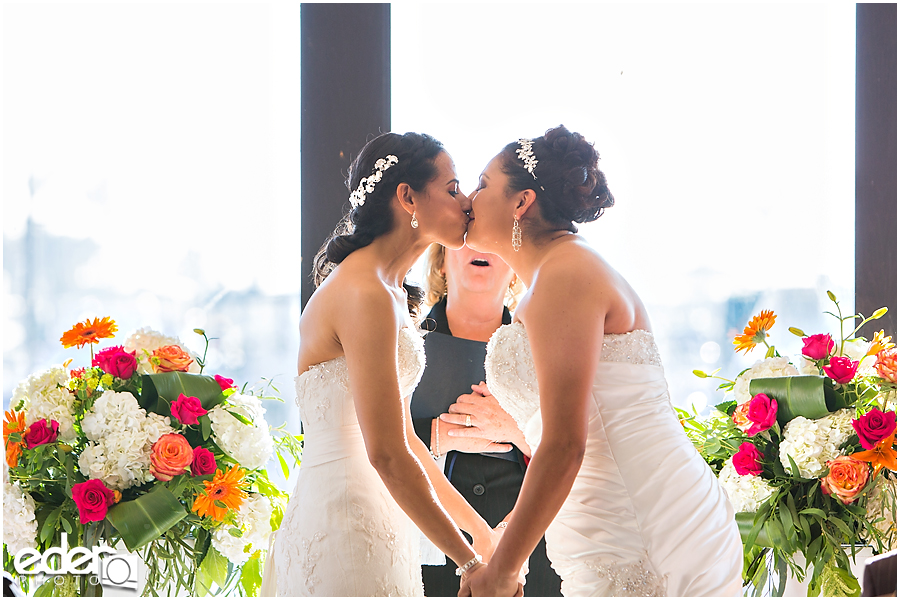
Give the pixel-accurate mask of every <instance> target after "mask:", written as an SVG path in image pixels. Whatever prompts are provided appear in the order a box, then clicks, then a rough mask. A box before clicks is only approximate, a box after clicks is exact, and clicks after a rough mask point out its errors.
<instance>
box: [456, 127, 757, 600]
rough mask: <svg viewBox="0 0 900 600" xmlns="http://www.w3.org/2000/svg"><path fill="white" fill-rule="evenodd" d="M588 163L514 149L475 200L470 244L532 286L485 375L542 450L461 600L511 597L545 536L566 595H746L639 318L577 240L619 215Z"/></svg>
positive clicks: (725, 524)
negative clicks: (581, 227)
mask: <svg viewBox="0 0 900 600" xmlns="http://www.w3.org/2000/svg"><path fill="white" fill-rule="evenodd" d="M597 161H598V156H597V153H596V151H595V150H594V148H593V146H592V145H591V144H589V143H587V142H586V141H585V140H584V138H583V137H582V136H580V135H579V134H577V133H571V132H569V131H568V130H567V129H566V128H565V127H562V126H560V127H557V128H554V129H551V130H549V131H547V133H546V134H545V135H544V136H543V137H540V138H536V139H534V140H519V141H518V142H514V143H512V144H510V145H508V146H507V147H506V148H505V149H504V150H503V152H501V153H500V154H499V155H498V156H497V157H495V158H494V159H493V160H492V161H491V162H490V164H488V166H487V167H486V168H485V170H484V172H483V173H482V175H481V178H480V181H479V186H478V190H477V191H476V193H475V194H474V195H473V196H472V211H471V213H470V217H471V219H472V220H471V221H470V223H469V229H468V236H467V239H466V242H467V245H469V246H471V247H472V248H474V249H476V250H478V251H481V252H493V253H495V254H498V255H500V256H501V257H502V258H503V260H505V261H506V262H507V264H509V265H510V266H511V267H512V268H513V270H514V271H515V272H516V274H517V275H518V276H519V277H520V278H521V279H522V280H523V281H524V282H525V283H526V285H528V292H527V294H526V295H525V297H524V298H523V299H522V301H521V302H520V303H519V307H518V309H517V311H516V315H515V317H514V322H513V323H512V324H511V325H507V326H504V327H502V328H500V329H499V330H498V331H497V332H496V333H495V334H494V336H493V337H492V339H491V342H490V343H489V345H488V357H487V360H486V363H485V367H486V372H487V378H488V381H487V383H488V387H489V388H490V389H491V392H492V393H493V394H494V396H495V397H496V398H497V400H498V401H499V402H500V404H501V405H502V406H503V407H504V409H505V410H507V412H509V413H510V414H511V415H512V416H513V417H514V418H515V419H516V421H517V423H518V424H519V426H520V427H521V428H522V429H523V431H524V433H525V435H526V439H527V441H528V443H529V445H530V446H531V448H532V449H535V448H536V450H534V454H533V456H532V459H531V462H530V463H529V466H528V471H527V473H526V476H525V482H524V484H523V486H522V491H521V493H520V495H519V499H518V502H517V503H516V506H515V508H514V509H513V511H512V513H510V516H509V517H508V526H507V527H506V529H505V533H504V534H503V537H502V539H501V540H500V542H499V545H498V546H497V548H496V550H495V552H494V554H493V557H492V558H491V560H490V561H489V564H488V565H487V566H486V567H484V568H481V569H479V570H478V571H476V572H475V573H473V574H472V575H471V577H469V578H468V579H467V580H466V581H465V582H463V584H462V590H461V595H462V594H466V595H468V594H471V595H487V596H504V595H506V596H508V595H511V594H512V593H513V592H514V591H515V590H516V589H517V588H516V576H517V574H518V572H519V569H520V567H521V566H522V564H523V562H524V561H525V560H526V559H527V558H528V555H529V554H530V553H531V551H532V549H533V548H534V547H535V545H536V544H537V542H538V540H540V538H541V535H542V534H544V531H545V530H546V540H547V555H548V556H549V557H550V560H551V562H552V564H553V568H554V569H556V571H557V573H559V575H560V577H561V578H562V580H563V583H562V591H563V594H564V595H566V596H643V595H648V596H662V595H670V596H734V595H740V592H741V567H742V547H741V539H740V535H739V533H738V529H737V525H736V524H735V521H734V513H733V509H732V507H731V505H730V504H729V502H728V499H727V497H726V496H725V494H724V493H723V492H722V490H721V489H720V488H719V485H718V482H717V480H716V478H715V477H714V476H713V474H712V471H711V470H710V469H709V468H708V467H707V466H706V464H705V463H704V461H703V460H702V458H701V457H700V455H699V454H698V453H697V452H696V450H695V449H694V448H693V446H692V445H691V443H690V441H689V440H688V438H687V437H686V436H685V434H684V432H683V431H682V428H681V427H680V426H679V423H678V420H677V418H676V416H675V414H674V411H673V410H672V408H671V406H670V403H669V397H668V391H667V386H666V381H665V377H664V374H663V369H662V366H661V363H660V359H659V353H658V351H657V348H656V344H655V342H654V340H653V334H652V333H651V332H650V320H649V317H648V315H647V313H646V311H645V309H644V306H643V304H642V303H641V301H640V299H639V298H638V297H637V295H636V294H635V292H634V290H633V289H632V288H631V286H629V285H628V283H627V282H626V281H625V280H624V279H623V278H622V277H621V276H620V275H619V274H618V273H617V272H616V271H615V270H613V269H612V267H610V266H609V265H608V264H607V263H606V262H605V261H604V260H603V258H602V257H601V256H600V255H599V254H597V252H596V251H594V250H593V249H592V248H591V247H590V246H589V245H588V244H587V243H586V242H585V241H584V240H583V239H582V238H581V237H580V236H578V235H576V234H575V231H576V229H575V227H574V225H573V221H574V222H579V223H581V222H587V221H593V220H595V219H597V218H598V217H599V216H600V214H602V212H603V210H604V209H605V208H607V207H609V206H612V204H613V198H612V195H611V194H609V190H608V189H607V187H606V179H605V177H604V175H603V173H602V172H600V171H599V169H598V167H597ZM634 229H635V233H636V235H637V234H638V233H639V231H640V224H639V223H635V224H634ZM636 243H646V242H642V241H636ZM661 251H662V249H661Z"/></svg>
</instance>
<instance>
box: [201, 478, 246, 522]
mask: <svg viewBox="0 0 900 600" xmlns="http://www.w3.org/2000/svg"><path fill="white" fill-rule="evenodd" d="M245 473H246V471H244V470H243V469H239V468H238V466H237V465H233V466H232V467H231V468H230V469H229V470H228V471H227V472H226V473H224V474H223V473H222V471H221V470H217V471H216V474H215V475H214V476H213V479H212V481H204V482H203V485H205V486H206V490H205V491H203V492H200V494H198V495H197V499H196V500H194V506H192V507H191V510H192V511H194V512H195V513H197V515H199V516H201V517H205V516H207V515H209V516H211V517H212V518H213V519H215V520H216V521H222V520H224V519H225V514H226V513H227V512H228V509H229V508H230V509H232V510H237V509H239V508H240V507H241V505H242V504H243V503H244V498H246V497H247V492H245V491H244V490H242V489H241V487H240V486H242V485H243V484H244V474H245Z"/></svg>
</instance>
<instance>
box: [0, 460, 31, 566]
mask: <svg viewBox="0 0 900 600" xmlns="http://www.w3.org/2000/svg"><path fill="white" fill-rule="evenodd" d="M3 543H4V544H6V549H7V552H9V554H10V555H13V554H15V553H17V552H19V551H20V550H23V549H24V548H35V547H37V520H35V518H34V499H33V498H32V497H31V495H30V494H28V493H27V492H25V491H23V490H22V488H20V487H19V484H18V483H13V482H10V481H9V475H8V473H7V470H6V469H3Z"/></svg>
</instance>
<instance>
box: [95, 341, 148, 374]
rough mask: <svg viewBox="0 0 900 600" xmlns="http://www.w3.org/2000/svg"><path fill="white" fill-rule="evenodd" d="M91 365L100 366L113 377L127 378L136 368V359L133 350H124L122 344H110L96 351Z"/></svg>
mask: <svg viewBox="0 0 900 600" xmlns="http://www.w3.org/2000/svg"><path fill="white" fill-rule="evenodd" d="M91 366H94V367H100V368H101V369H103V372H105V373H109V374H110V375H112V376H113V377H118V378H119V379H129V378H130V377H131V376H132V375H134V371H135V369H137V359H136V358H135V352H125V349H124V348H123V347H122V346H111V347H109V348H107V349H106V350H102V351H100V352H98V353H97V355H96V356H94V360H93V362H92V363H91Z"/></svg>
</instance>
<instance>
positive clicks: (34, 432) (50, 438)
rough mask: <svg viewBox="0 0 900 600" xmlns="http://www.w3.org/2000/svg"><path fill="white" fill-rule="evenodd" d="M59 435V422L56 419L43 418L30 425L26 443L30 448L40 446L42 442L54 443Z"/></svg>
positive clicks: (25, 437)
mask: <svg viewBox="0 0 900 600" xmlns="http://www.w3.org/2000/svg"><path fill="white" fill-rule="evenodd" d="M58 435H59V423H57V422H56V421H47V419H41V420H39V421H35V422H34V423H32V424H31V425H30V426H29V427H28V433H26V434H25V436H24V438H23V439H24V440H25V445H27V446H28V447H29V448H34V447H35V446H40V445H42V444H52V443H53V442H55V441H56V437H57V436H58Z"/></svg>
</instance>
